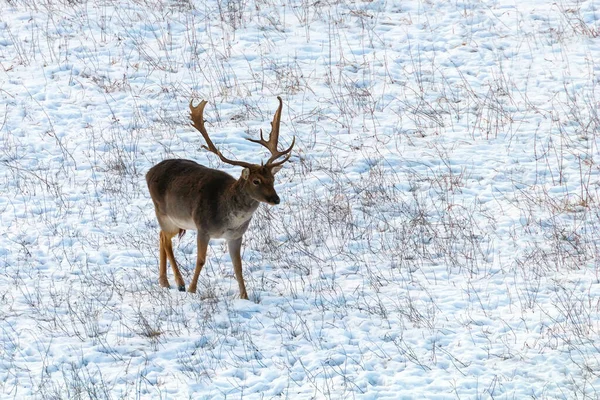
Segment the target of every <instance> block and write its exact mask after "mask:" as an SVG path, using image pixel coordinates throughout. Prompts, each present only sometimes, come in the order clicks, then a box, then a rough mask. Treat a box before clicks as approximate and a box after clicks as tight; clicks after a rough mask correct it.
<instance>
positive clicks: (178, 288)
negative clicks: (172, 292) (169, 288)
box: [177, 285, 185, 292]
mask: <svg viewBox="0 0 600 400" xmlns="http://www.w3.org/2000/svg"><path fill="white" fill-rule="evenodd" d="M177 290H179V291H180V292H185V285H179V286H177Z"/></svg>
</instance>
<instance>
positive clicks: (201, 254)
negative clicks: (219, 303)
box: [188, 232, 209, 293]
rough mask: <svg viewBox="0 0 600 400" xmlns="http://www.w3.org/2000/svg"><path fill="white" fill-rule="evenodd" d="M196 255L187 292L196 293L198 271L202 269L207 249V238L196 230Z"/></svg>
mask: <svg viewBox="0 0 600 400" xmlns="http://www.w3.org/2000/svg"><path fill="white" fill-rule="evenodd" d="M197 240H198V256H197V258H196V269H195V270H194V277H193V278H192V282H191V283H190V287H189V288H188V292H190V293H196V286H197V284H198V277H199V276H200V271H202V267H204V263H205V262H206V250H207V249H208V241H209V238H206V237H204V236H202V235H201V234H200V232H198V239H197Z"/></svg>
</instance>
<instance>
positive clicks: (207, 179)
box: [146, 98, 294, 299]
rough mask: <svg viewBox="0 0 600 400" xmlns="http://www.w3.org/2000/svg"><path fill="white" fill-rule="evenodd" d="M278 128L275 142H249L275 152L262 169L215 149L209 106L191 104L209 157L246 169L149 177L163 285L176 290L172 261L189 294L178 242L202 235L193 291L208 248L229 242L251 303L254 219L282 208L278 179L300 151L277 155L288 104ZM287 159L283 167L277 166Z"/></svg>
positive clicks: (173, 167)
mask: <svg viewBox="0 0 600 400" xmlns="http://www.w3.org/2000/svg"><path fill="white" fill-rule="evenodd" d="M278 99H279V108H278V110H277V112H276V113H275V117H274V118H273V122H272V131H271V134H270V137H269V141H265V140H264V139H263V138H262V132H261V139H260V140H253V139H248V140H251V141H254V142H257V143H260V144H262V145H263V146H265V147H267V148H268V149H269V150H270V151H271V154H272V156H271V158H270V159H269V161H267V163H266V164H265V165H256V164H250V163H245V162H242V161H233V160H229V159H227V158H225V157H224V156H223V155H222V154H221V153H220V152H219V151H218V150H217V149H216V147H215V146H214V144H213V143H212V141H211V140H210V137H209V136H208V133H207V132H206V129H205V128H204V120H203V111H204V106H205V105H206V102H205V101H203V102H202V103H200V105H199V106H197V107H193V106H192V104H191V103H190V109H191V111H192V113H191V119H192V121H193V126H194V127H196V129H198V130H199V131H200V133H202V136H203V137H204V139H205V140H206V143H207V145H208V147H206V148H207V149H208V150H209V151H211V152H213V153H215V154H217V155H218V156H219V157H220V158H221V160H222V161H224V162H226V163H229V164H232V165H239V166H242V167H244V169H243V170H242V174H241V176H240V178H239V179H237V180H236V179H235V178H234V177H232V176H231V175H229V174H227V173H225V172H223V171H219V170H216V169H212V168H208V167H205V166H203V165H200V164H198V163H196V162H194V161H191V160H182V159H173V160H165V161H162V162H160V163H158V164H156V165H155V166H154V167H152V168H151V169H150V170H149V171H148V173H147V174H146V182H147V183H148V189H149V191H150V196H151V197H152V202H153V203H154V210H155V213H156V218H157V220H158V224H159V226H160V229H161V231H160V242H159V256H160V257H159V284H160V285H161V286H163V287H170V285H169V281H168V279H167V259H168V260H169V263H170V264H171V267H172V269H173V274H174V275H175V282H176V283H177V287H178V289H179V290H181V291H184V290H185V283H184V281H183V278H182V276H181V274H180V272H179V268H178V266H177V262H176V260H175V256H174V254H173V246H172V238H173V237H174V236H176V235H178V234H180V235H181V234H183V232H185V231H186V230H189V229H191V230H196V231H198V236H197V242H198V243H197V244H198V255H197V259H196V269H195V270H194V276H193V278H192V281H191V283H190V286H189V289H188V290H189V291H190V292H193V293H195V292H196V287H197V282H198V277H199V276H200V271H201V270H202V267H203V266H204V263H205V260H206V251H207V249H208V242H209V241H210V239H211V238H223V239H226V240H227V246H228V249H229V254H230V256H231V260H232V263H233V267H234V272H235V276H236V279H237V281H238V285H239V288H240V297H241V298H242V299H247V298H248V294H247V292H246V287H245V284H244V278H243V274H242V261H241V244H242V237H243V235H244V233H245V232H246V230H247V229H248V226H249V225H250V221H251V219H252V215H253V214H254V212H255V211H256V209H257V208H258V206H259V204H260V203H261V202H264V203H267V204H271V205H275V204H279V201H280V200H279V196H278V195H277V193H276V192H275V189H274V187H273V185H274V174H275V173H276V172H277V171H279V169H280V168H281V165H282V164H283V163H284V162H286V161H287V160H288V159H289V157H290V155H291V150H292V148H293V146H294V142H292V145H291V146H290V147H289V148H288V149H287V150H285V151H283V152H280V151H278V150H277V140H278V136H279V121H280V117H281V108H282V102H281V98H278ZM281 156H285V158H284V159H283V161H279V162H274V161H275V160H276V159H277V158H279V157H281Z"/></svg>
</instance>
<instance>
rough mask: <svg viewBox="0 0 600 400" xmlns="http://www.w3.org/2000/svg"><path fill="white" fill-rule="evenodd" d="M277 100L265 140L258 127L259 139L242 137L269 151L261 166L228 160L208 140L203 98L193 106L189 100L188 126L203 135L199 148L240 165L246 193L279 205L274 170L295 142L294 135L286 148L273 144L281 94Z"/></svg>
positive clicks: (225, 161) (275, 170)
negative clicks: (281, 149) (202, 143)
mask: <svg viewBox="0 0 600 400" xmlns="http://www.w3.org/2000/svg"><path fill="white" fill-rule="evenodd" d="M277 100H279V107H278V108H277V111H275V115H274V116H273V121H272V122H271V132H270V133H269V140H265V139H264V137H263V132H262V129H261V130H260V139H252V138H246V140H249V141H251V142H254V143H258V144H260V145H262V146H264V147H266V148H267V149H268V150H269V152H270V153H271V157H270V158H269V159H268V160H267V162H266V163H265V164H261V165H258V164H252V163H248V162H245V161H238V160H230V159H228V158H227V157H225V156H223V154H222V153H221V152H220V151H219V149H217V147H216V146H215V145H214V143H213V142H212V140H211V139H210V136H209V135H208V132H207V131H206V128H205V126H204V107H205V106H206V103H207V101H206V100H203V101H201V102H200V104H199V105H197V106H195V107H194V105H193V102H190V111H191V113H190V119H191V120H192V126H193V127H194V128H196V129H197V130H198V131H199V132H200V133H201V134H202V137H204V140H205V141H206V145H205V146H204V145H203V146H202V147H203V148H204V149H206V150H208V151H210V152H212V153H214V154H216V155H217V156H219V158H220V159H221V161H223V162H224V163H226V164H230V165H237V166H240V167H243V168H244V169H243V170H242V175H241V177H240V181H241V182H242V184H243V187H244V189H245V190H246V192H247V193H248V195H249V196H250V197H252V198H253V199H254V200H256V201H261V202H264V203H268V204H271V205H275V204H279V196H278V195H277V192H276V191H275V188H274V183H275V178H274V176H275V174H276V173H277V171H279V170H280V169H281V168H282V166H283V164H284V163H285V162H286V161H288V160H289V159H290V156H291V155H292V148H293V147H294V144H295V143H296V137H294V138H293V139H292V144H291V146H290V147H289V148H288V149H287V150H283V151H279V150H277V145H278V142H279V125H280V123H281V110H282V108H283V101H282V100H281V97H279V96H277ZM281 157H283V159H281V160H279V161H277V160H278V159H280V158H281Z"/></svg>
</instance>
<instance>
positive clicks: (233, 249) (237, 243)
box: [227, 238, 248, 300]
mask: <svg viewBox="0 0 600 400" xmlns="http://www.w3.org/2000/svg"><path fill="white" fill-rule="evenodd" d="M227 247H228V249H229V256H230V257H231V262H232V263H233V271H234V272H235V278H236V279H237V281H238V285H239V287H240V298H242V299H244V300H248V293H246V285H245V284H244V275H243V274H242V256H241V254H240V250H241V247H242V238H239V239H231V240H228V241H227Z"/></svg>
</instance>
